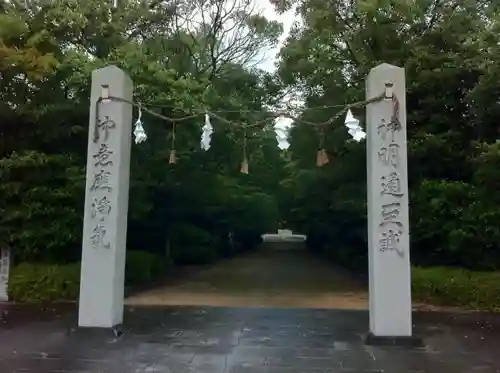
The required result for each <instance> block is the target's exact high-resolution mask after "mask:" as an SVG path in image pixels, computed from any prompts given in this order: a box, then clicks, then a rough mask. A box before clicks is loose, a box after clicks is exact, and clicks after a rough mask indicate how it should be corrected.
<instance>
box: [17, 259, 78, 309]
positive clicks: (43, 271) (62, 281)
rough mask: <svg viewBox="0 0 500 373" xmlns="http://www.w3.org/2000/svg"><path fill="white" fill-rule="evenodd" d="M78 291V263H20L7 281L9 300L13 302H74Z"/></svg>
mask: <svg viewBox="0 0 500 373" xmlns="http://www.w3.org/2000/svg"><path fill="white" fill-rule="evenodd" d="M79 291H80V263H75V264H66V265H58V264H31V263H22V264H20V265H18V266H16V267H14V268H13V269H12V271H11V274H10V278H9V298H11V299H13V300H15V301H17V302H23V303H24V302H26V303H43V302H53V301H62V300H74V299H77V298H78V293H79Z"/></svg>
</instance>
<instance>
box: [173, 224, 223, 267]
mask: <svg viewBox="0 0 500 373" xmlns="http://www.w3.org/2000/svg"><path fill="white" fill-rule="evenodd" d="M218 255H219V253H218V251H217V247H215V245H214V237H212V235H211V234H210V233H209V232H208V231H206V230H204V229H202V228H200V227H197V226H195V225H190V224H183V225H178V226H176V227H175V229H174V230H173V235H172V259H173V261H174V262H175V263H176V264H208V263H211V262H213V261H214V260H215V259H217V256H218Z"/></svg>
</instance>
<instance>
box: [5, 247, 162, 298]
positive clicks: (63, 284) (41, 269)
mask: <svg viewBox="0 0 500 373" xmlns="http://www.w3.org/2000/svg"><path fill="white" fill-rule="evenodd" d="M168 267H169V266H168V265H167V263H166V262H165V261H164V260H163V258H160V257H158V256H157V255H154V254H150V253H147V252H142V251H128V252H127V263H126V266H125V284H126V285H127V286H132V287H133V286H137V285H144V284H148V283H151V282H153V281H155V280H157V279H159V278H162V277H163V276H165V275H166V274H167V271H168ZM79 291H80V263H74V264H65V265H60V264H59V265H58V264H41V263H40V264H39V263H22V264H20V265H18V266H15V267H14V268H13V269H12V272H11V277H10V281H9V295H10V297H11V299H13V300H15V301H16V302H22V303H44V302H54V301H66V300H76V299H77V298H78V294H79Z"/></svg>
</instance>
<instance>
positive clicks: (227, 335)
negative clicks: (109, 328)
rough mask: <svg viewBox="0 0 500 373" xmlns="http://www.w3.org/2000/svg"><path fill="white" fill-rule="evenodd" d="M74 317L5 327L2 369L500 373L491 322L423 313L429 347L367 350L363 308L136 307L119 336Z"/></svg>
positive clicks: (419, 317) (496, 322)
mask: <svg viewBox="0 0 500 373" xmlns="http://www.w3.org/2000/svg"><path fill="white" fill-rule="evenodd" d="M74 320H75V315H74V313H70V314H68V315H67V316H65V317H62V318H58V319H56V320H53V321H47V320H45V321H38V322H34V323H28V324H23V323H21V324H19V323H14V324H13V325H11V324H10V323H7V324H4V325H3V326H2V327H1V328H0V372H2V373H11V372H36V373H48V372H79V373H83V372H86V373H89V372H92V373H98V372H99V373H104V372H109V373H118V372H120V373H128V372H130V373H132V372H134V373H138V372H144V373H145V372H166V373H347V372H351V373H356V372H365V373H369V372H371V373H375V372H379V373H380V372H386V373H474V372H477V373H493V372H500V358H499V357H498V355H499V354H498V351H499V347H498V346H500V332H499V331H500V328H499V326H500V319H499V317H498V316H492V315H489V316H488V315H481V314H459V315H451V314H442V313H439V314H438V313H417V314H416V315H415V323H416V327H415V330H416V332H417V333H418V334H420V335H421V336H422V337H423V338H424V342H425V343H426V346H425V347H424V348H397V347H384V348H382V347H372V346H365V345H364V343H363V339H362V337H363V334H364V333H365V332H366V330H367V325H368V314H367V312H366V311H347V310H315V309H269V308H260V309H251V308H205V307H171V306H169V307H137V308H128V309H127V311H126V314H125V323H124V326H123V331H124V334H123V335H122V336H119V337H118V338H115V336H114V335H112V333H109V334H106V335H104V334H102V333H85V332H82V331H75V330H73V329H71V325H74ZM68 327H70V329H69V332H68Z"/></svg>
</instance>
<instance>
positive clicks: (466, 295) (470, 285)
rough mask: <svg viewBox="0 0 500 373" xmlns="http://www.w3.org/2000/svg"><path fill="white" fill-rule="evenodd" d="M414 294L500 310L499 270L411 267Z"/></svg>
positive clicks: (441, 301)
mask: <svg viewBox="0 0 500 373" xmlns="http://www.w3.org/2000/svg"><path fill="white" fill-rule="evenodd" d="M412 291H413V297H414V298H415V299H417V300H420V301H426V302H430V303H434V304H440V305H447V306H458V307H464V308H468V309H474V310H488V311H497V312H498V311H500V272H476V271H470V270H466V269H462V268H449V267H430V268H419V267H414V268H413V269H412Z"/></svg>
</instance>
